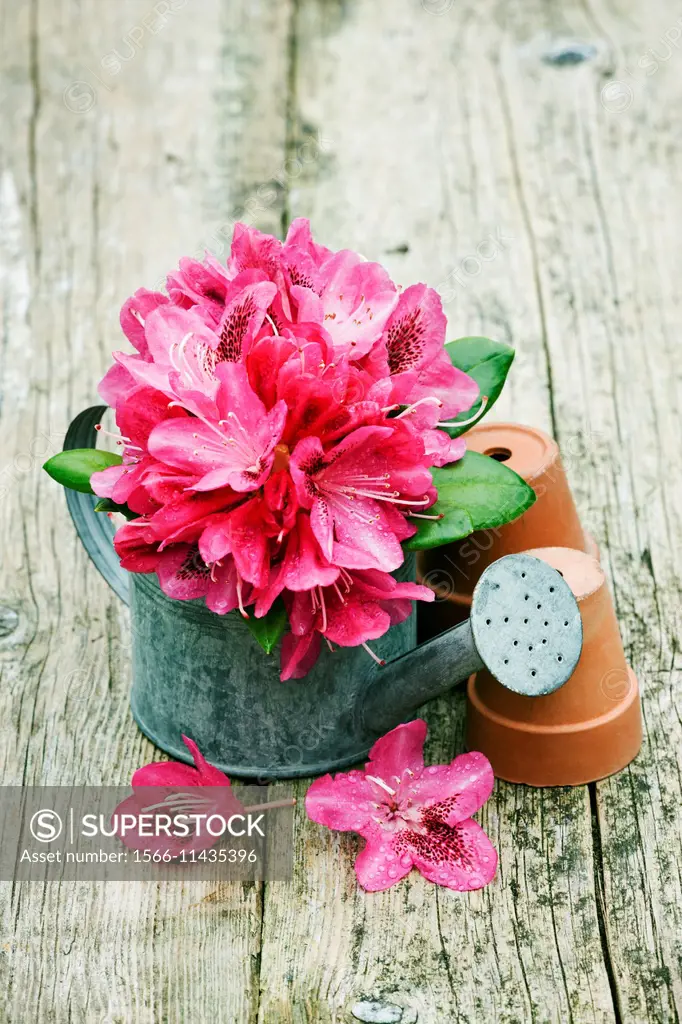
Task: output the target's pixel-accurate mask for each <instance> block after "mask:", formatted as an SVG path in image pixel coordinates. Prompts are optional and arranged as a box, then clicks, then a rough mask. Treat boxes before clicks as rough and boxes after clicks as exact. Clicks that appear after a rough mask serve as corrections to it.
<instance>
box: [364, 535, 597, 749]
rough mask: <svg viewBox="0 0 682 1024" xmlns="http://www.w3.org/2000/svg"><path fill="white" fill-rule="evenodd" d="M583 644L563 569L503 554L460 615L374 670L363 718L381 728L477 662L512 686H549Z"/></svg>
mask: <svg viewBox="0 0 682 1024" xmlns="http://www.w3.org/2000/svg"><path fill="white" fill-rule="evenodd" d="M582 644H583V628H582V619H581V617H580V611H579V609H578V604H577V602H576V599H575V597H574V596H573V593H572V591H571V588H570V587H569V586H568V584H567V583H566V581H565V580H564V579H563V577H562V575H561V573H559V572H557V570H556V569H553V568H552V567H551V566H550V565H548V564H547V562H543V561H540V559H538V558H533V557H532V556H531V555H523V554H521V555H507V556H506V557H505V558H500V559H499V560H498V561H497V562H493V564H492V565H491V566H489V567H488V569H486V571H485V572H484V573H483V575H482V576H481V578H480V580H479V581H478V584H477V586H476V589H475V590H474V596H473V601H472V606H471V616H470V618H469V619H467V620H466V622H463V623H461V624H460V625H458V626H454V627H453V628H452V629H449V630H448V631H447V632H446V633H441V635H440V636H437V637H434V639H433V640H430V641H429V642H428V643H426V644H422V645H420V646H419V647H417V648H416V649H415V650H413V651H410V652H409V653H408V654H404V655H403V656H402V657H400V658H397V659H396V660H395V661H392V662H389V664H388V665H387V666H386V667H385V668H384V669H382V670H381V671H380V672H379V673H378V674H377V676H376V677H375V679H374V680H373V682H372V683H371V685H370V687H369V689H368V691H367V694H366V697H365V703H364V707H363V715H364V722H365V725H366V727H367V728H368V730H370V731H372V732H375V733H378V734H380V733H381V732H385V731H387V730H388V729H391V728H393V727H394V726H395V725H397V724H398V722H400V721H403V720H404V719H405V718H406V717H408V715H409V714H411V713H412V712H413V711H414V710H416V708H418V707H420V706H421V705H422V704H424V703H426V701H428V700H431V699H432V698H433V697H437V696H439V695H440V694H442V693H445V692H446V691H447V690H449V689H450V688H451V687H452V686H454V684H455V683H457V682H460V681H461V680H463V679H466V678H468V676H470V675H471V674H472V673H473V672H478V671H479V670H480V669H482V668H487V669H488V671H489V672H491V673H492V675H493V676H495V678H496V679H497V680H498V682H500V683H501V684H502V685H503V686H506V687H507V688H508V689H510V690H514V691H515V692H516V693H520V694H524V695H526V696H528V697H540V696H543V695H544V694H548V693H552V692H553V691H554V690H557V689H558V688H559V687H560V686H563V685H564V683H566V682H567V681H568V680H569V679H570V677H571V675H572V674H573V671H574V669H575V667H576V665H577V664H578V660H579V658H580V654H581V651H582Z"/></svg>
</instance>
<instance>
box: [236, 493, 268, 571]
mask: <svg viewBox="0 0 682 1024" xmlns="http://www.w3.org/2000/svg"><path fill="white" fill-rule="evenodd" d="M260 505H261V499H260V498H252V499H251V500H250V501H247V502H245V503H244V504H243V505H240V506H239V507H238V508H236V509H235V510H234V512H230V514H229V515H228V517H227V534H228V538H229V542H230V550H231V551H232V557H233V558H234V561H235V564H236V566H237V570H238V572H239V575H240V576H241V577H242V578H243V579H245V580H248V582H249V583H253V584H254V586H256V587H264V586H265V585H266V584H267V582H268V567H269V558H268V539H267V537H266V536H265V532H264V530H263V523H262V520H261V516H260Z"/></svg>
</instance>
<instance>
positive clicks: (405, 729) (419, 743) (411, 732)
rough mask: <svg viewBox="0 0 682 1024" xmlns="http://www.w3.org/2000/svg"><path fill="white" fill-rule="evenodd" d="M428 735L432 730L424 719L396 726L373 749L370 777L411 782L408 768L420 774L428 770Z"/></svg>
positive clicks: (370, 758)
mask: <svg viewBox="0 0 682 1024" xmlns="http://www.w3.org/2000/svg"><path fill="white" fill-rule="evenodd" d="M427 732H428V727H427V725H426V722H425V721H424V720H423V719H422V718H415V719H414V721H412V722H407V723H405V724H403V725H398V726H396V728H395V729H392V730H391V731H390V732H388V733H386V735H385V736H382V737H381V739H379V740H377V741H376V743H375V744H374V746H373V747H372V749H371V750H370V752H369V763H368V764H367V765H366V771H367V774H368V775H376V776H378V777H379V778H382V779H384V781H388V780H389V779H393V780H396V779H399V780H401V781H403V780H406V779H409V775H408V774H406V773H407V770H408V769H409V770H410V771H411V772H413V773H414V774H415V775H418V774H419V773H420V772H421V771H422V769H423V767H424V741H425V739H426V734H427ZM389 785H390V783H389Z"/></svg>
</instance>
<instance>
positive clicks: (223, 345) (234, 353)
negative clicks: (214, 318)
mask: <svg viewBox="0 0 682 1024" xmlns="http://www.w3.org/2000/svg"><path fill="white" fill-rule="evenodd" d="M273 241H274V239H273ZM276 292H277V287H276V285H274V284H273V283H272V282H270V281H261V282H259V283H257V284H252V285H249V286H248V287H247V288H244V289H243V291H242V292H241V293H240V294H238V295H237V296H236V297H235V298H234V299H233V300H232V301H231V302H230V304H229V305H228V306H226V308H225V312H224V313H223V316H222V319H221V321H220V323H219V324H218V327H217V328H216V331H217V334H218V338H219V342H218V346H217V348H216V349H215V350H214V352H213V353H212V361H213V367H214V368H215V367H216V366H217V365H218V364H219V363H223V362H232V363H236V362H239V360H241V359H242V358H243V357H244V356H246V353H247V352H248V351H249V348H250V346H251V343H252V341H253V339H254V338H255V337H256V334H257V333H258V330H259V329H260V327H261V325H262V323H263V320H264V319H265V314H266V312H267V309H268V306H269V305H270V303H271V302H272V300H273V298H274V297H275V294H276Z"/></svg>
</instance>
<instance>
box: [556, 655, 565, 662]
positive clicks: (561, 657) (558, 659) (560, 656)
mask: <svg viewBox="0 0 682 1024" xmlns="http://www.w3.org/2000/svg"><path fill="white" fill-rule="evenodd" d="M556 660H557V661H563V660H564V658H563V655H561V654H557V657H556Z"/></svg>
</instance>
